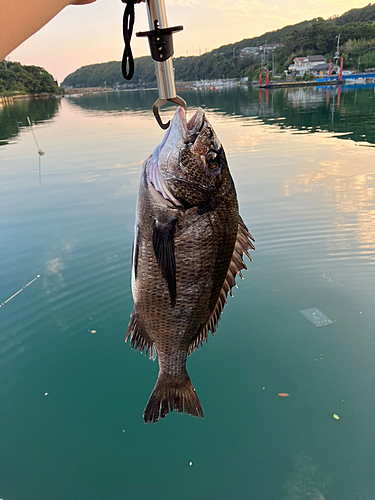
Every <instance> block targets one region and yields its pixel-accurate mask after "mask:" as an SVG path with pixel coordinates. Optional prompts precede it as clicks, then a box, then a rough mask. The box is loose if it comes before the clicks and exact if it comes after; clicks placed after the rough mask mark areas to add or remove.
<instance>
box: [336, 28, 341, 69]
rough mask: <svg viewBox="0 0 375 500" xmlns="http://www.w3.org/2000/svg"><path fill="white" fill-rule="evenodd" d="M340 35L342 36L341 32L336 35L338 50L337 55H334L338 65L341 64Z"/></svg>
mask: <svg viewBox="0 0 375 500" xmlns="http://www.w3.org/2000/svg"><path fill="white" fill-rule="evenodd" d="M340 36H341V33H339V34H338V35H336V38H337V47H336V52H335V57H334V60H335V62H336V66H338V65H339V59H340Z"/></svg>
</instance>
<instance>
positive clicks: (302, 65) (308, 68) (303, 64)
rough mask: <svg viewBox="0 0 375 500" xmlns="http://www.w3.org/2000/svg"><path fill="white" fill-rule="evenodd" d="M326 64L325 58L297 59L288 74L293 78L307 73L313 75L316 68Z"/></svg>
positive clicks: (309, 57)
mask: <svg viewBox="0 0 375 500" xmlns="http://www.w3.org/2000/svg"><path fill="white" fill-rule="evenodd" d="M326 62H327V61H326V60H325V58H324V57H323V56H306V57H295V58H294V59H293V64H291V65H290V66H289V67H288V70H287V73H288V74H292V75H293V76H297V75H299V76H303V75H304V74H305V73H311V72H312V70H313V68H314V67H315V66H318V65H319V64H323V63H326Z"/></svg>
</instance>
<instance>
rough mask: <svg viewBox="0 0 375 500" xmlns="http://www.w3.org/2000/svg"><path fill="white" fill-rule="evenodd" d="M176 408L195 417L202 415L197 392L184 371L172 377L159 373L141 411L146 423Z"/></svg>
mask: <svg viewBox="0 0 375 500" xmlns="http://www.w3.org/2000/svg"><path fill="white" fill-rule="evenodd" d="M173 410H177V411H178V412H179V413H182V412H183V411H185V412H186V413H189V414H190V415H194V416H196V417H202V418H203V417H204V413H203V409H202V406H201V403H200V401H199V398H198V396H197V393H196V392H195V389H194V387H193V384H192V383H191V380H190V377H189V375H188V374H187V373H186V375H185V376H182V377H172V376H170V375H165V374H161V373H159V377H158V380H157V381H156V385H155V387H154V390H153V391H152V394H151V396H150V399H149V400H148V403H147V406H146V408H145V411H144V413H143V420H144V421H145V423H146V424H149V423H150V422H157V421H158V420H159V418H160V419H162V418H164V417H165V416H166V415H167V413H169V412H172V411H173Z"/></svg>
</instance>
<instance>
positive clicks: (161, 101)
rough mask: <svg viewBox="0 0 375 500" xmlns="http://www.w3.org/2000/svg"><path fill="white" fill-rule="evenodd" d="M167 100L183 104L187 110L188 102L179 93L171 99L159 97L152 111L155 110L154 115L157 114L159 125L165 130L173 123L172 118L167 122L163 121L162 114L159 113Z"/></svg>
mask: <svg viewBox="0 0 375 500" xmlns="http://www.w3.org/2000/svg"><path fill="white" fill-rule="evenodd" d="M166 102H173V103H175V104H177V105H178V106H182V107H183V108H184V109H185V111H186V102H185V101H184V100H183V99H182V98H181V97H180V96H178V95H177V96H176V97H172V98H171V99H160V98H159V99H157V100H156V101H155V103H154V105H153V107H152V111H153V112H154V116H155V119H156V121H157V122H158V124H159V126H160V127H161V128H162V129H163V130H167V128H168V127H169V125H170V123H171V122H170V120H168V122H167V123H163V121H162V119H161V117H160V114H159V109H160V108H161V107H162V106H163V105H164V104H165V103H166Z"/></svg>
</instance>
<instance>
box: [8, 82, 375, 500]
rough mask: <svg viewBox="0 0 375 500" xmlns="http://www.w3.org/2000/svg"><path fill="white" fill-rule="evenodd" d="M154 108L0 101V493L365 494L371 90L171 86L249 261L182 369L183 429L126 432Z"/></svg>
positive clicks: (153, 371) (112, 100)
mask: <svg viewBox="0 0 375 500" xmlns="http://www.w3.org/2000/svg"><path fill="white" fill-rule="evenodd" d="M156 97H157V95H156V92H154V91H148V92H121V93H119V92H118V93H108V94H100V95H94V96H84V97H79V98H70V99H68V98H63V99H61V100H45V101H23V102H22V103H16V104H15V105H14V106H9V107H4V108H0V271H1V272H0V277H1V280H0V304H3V305H1V307H0V380H1V383H0V498H1V499H4V500H67V499H69V500H92V499H95V500H97V499H98V500H99V499H100V500H101V499H103V500H122V499H135V500H138V499H151V500H162V499H163V500H170V499H171V500H172V499H174V500H175V499H181V500H197V499H199V500H200V499H207V500H214V499H215V500H227V499H236V500H237V499H238V500H242V499H251V500H373V499H374V498H375V470H374V469H375V425H374V419H375V404H374V401H375V396H374V388H375V153H374V149H373V147H374V145H375V93H374V87H373V86H372V87H364V86H363V87H362V86H361V87H360V86H356V87H344V86H343V87H342V88H341V89H340V95H339V89H332V88H331V89H326V88H317V89H315V88H314V89H308V90H306V89H292V90H277V91H271V92H266V91H263V92H261V93H259V91H258V90H255V89H251V88H249V89H246V88H243V89H236V90H233V91H222V92H220V91H219V92H217V91H216V92H206V93H200V92H185V93H182V97H184V98H185V99H186V101H187V103H188V106H189V107H188V114H189V115H190V116H191V114H192V113H193V112H194V111H195V108H196V107H197V106H202V107H204V108H205V109H206V111H207V116H208V118H209V120H210V121H211V123H212V125H213V127H214V129H215V131H216V133H217V135H218V137H219V138H220V140H221V141H222V143H223V146H224V149H225V151H226V155H227V157H228V161H229V164H230V167H231V171H232V175H233V178H234V181H235V184H236V188H237V193H238V198H239V202H240V212H241V215H242V217H243V219H244V220H245V222H246V223H247V225H248V227H249V229H250V231H251V232H252V234H253V235H254V237H255V239H256V248H257V250H256V251H255V252H252V256H253V259H254V262H253V263H251V264H250V263H249V266H248V267H249V271H248V272H245V273H244V275H245V280H244V281H241V280H237V281H238V290H237V289H234V298H229V300H228V305H227V306H226V307H225V310H224V313H223V315H222V319H221V321H220V324H219V328H218V331H217V333H216V334H215V337H214V338H212V337H211V338H210V339H209V341H208V345H205V346H204V347H203V349H200V350H199V351H198V352H195V353H194V354H193V355H192V356H191V357H190V358H189V360H188V370H189V373H190V375H191V379H192V381H193V383H194V385H195V388H196V390H197V393H198V395H199V398H200V400H201V402H202V405H203V408H204V411H205V418H204V420H202V419H197V418H193V417H190V416H188V415H179V414H176V412H174V413H173V414H170V415H168V416H167V418H165V419H164V420H163V421H160V422H158V423H157V424H154V425H145V424H144V423H143V420H142V413H143V409H144V406H145V404H146V402H147V399H148V397H149V395H150V393H151V390H152V388H153V386H154V383H155V380H156V377H157V371H158V367H157V363H152V362H151V361H149V360H148V359H147V358H146V357H145V356H142V355H140V354H139V353H138V352H134V351H132V350H131V349H130V346H129V345H128V344H125V343H124V338H125V333H126V328H127V323H128V320H129V315H130V313H131V311H132V305H133V303H132V297H131V290H130V266H131V263H130V260H131V259H130V256H131V245H132V239H133V224H134V217H135V204H136V193H137V187H138V181H139V175H140V169H141V164H142V162H143V161H144V160H145V159H146V158H147V156H148V155H149V154H150V153H151V152H152V151H153V149H154V147H155V146H156V145H157V144H158V143H159V142H160V141H161V139H162V137H163V132H162V131H161V130H160V129H159V128H158V126H157V125H156V122H155V121H154V119H153V117H152V114H151V106H152V104H153V102H154V100H155V99H156ZM171 113H172V109H169V110H168V109H166V110H165V111H164V119H167V118H168V117H170V116H171ZM27 116H29V117H30V119H31V121H32V122H33V124H34V125H33V130H34V133H35V137H36V139H37V141H38V144H39V146H40V147H42V148H43V149H45V151H46V155H45V156H44V157H42V158H39V157H38V154H37V148H36V145H35V143H34V139H33V136H32V133H31V129H30V127H29V126H28V123H27ZM37 276H39V277H38V278H37ZM33 280H34V281H33ZM30 282H31V283H30ZM27 284H29V285H28V286H26V285H27ZM19 290H21V291H20V292H19V293H18V294H17V295H15V296H14V297H13V298H11V297H12V296H13V295H14V294H16V293H17V292H18V291H19ZM10 298H11V300H9V301H7V300H8V299H10ZM311 307H317V308H318V309H319V310H321V311H322V312H323V313H324V314H325V315H327V316H328V317H329V318H330V319H331V320H332V321H334V323H333V324H331V325H328V326H324V327H321V328H317V327H315V326H314V325H313V324H312V323H310V322H309V321H308V320H307V319H306V318H305V317H304V316H303V315H302V314H301V313H300V310H302V309H307V308H311ZM92 332H95V333H92ZM279 393H288V394H289V396H288V397H279V396H278V394H279ZM333 414H337V415H338V416H339V417H340V419H339V420H337V419H335V418H333Z"/></svg>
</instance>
